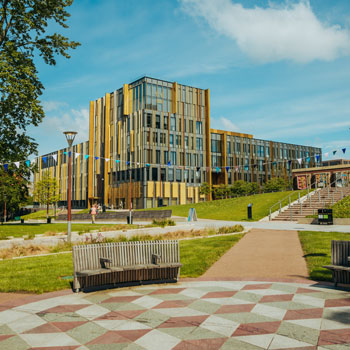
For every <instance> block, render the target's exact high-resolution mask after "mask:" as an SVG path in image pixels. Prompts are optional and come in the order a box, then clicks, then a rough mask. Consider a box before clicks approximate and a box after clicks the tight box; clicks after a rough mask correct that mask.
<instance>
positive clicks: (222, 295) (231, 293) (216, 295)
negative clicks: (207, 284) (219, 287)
mask: <svg viewBox="0 0 350 350" xmlns="http://www.w3.org/2000/svg"><path fill="white" fill-rule="evenodd" d="M236 293H237V292H236V291H224V292H209V293H207V294H205V295H203V296H202V299H205V298H231V297H232V296H234V295H235V294H236Z"/></svg>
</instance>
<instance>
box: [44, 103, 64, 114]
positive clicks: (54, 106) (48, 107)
mask: <svg viewBox="0 0 350 350" xmlns="http://www.w3.org/2000/svg"><path fill="white" fill-rule="evenodd" d="M42 105H43V108H44V111H45V112H46V113H47V112H51V111H55V110H57V109H60V108H61V107H66V106H67V103H65V102H59V101H43V102H42Z"/></svg>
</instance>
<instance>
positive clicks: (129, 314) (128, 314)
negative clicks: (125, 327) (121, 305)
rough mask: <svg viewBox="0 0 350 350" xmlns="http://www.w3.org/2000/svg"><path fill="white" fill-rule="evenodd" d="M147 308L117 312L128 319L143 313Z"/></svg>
mask: <svg viewBox="0 0 350 350" xmlns="http://www.w3.org/2000/svg"><path fill="white" fill-rule="evenodd" d="M145 311H147V310H118V311H117V313H118V314H120V315H122V316H124V317H126V318H127V319H132V318H135V317H137V316H139V315H141V314H143V313H144V312H145Z"/></svg>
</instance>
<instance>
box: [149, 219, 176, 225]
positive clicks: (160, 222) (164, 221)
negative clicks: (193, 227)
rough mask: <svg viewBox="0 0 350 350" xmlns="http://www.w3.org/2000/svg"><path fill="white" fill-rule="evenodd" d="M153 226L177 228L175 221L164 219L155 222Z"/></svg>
mask: <svg viewBox="0 0 350 350" xmlns="http://www.w3.org/2000/svg"><path fill="white" fill-rule="evenodd" d="M152 224H153V225H155V226H160V227H165V226H175V225H176V224H175V221H174V220H171V219H163V220H155V219H154V220H153V221H152Z"/></svg>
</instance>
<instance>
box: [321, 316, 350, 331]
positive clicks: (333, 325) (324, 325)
mask: <svg viewBox="0 0 350 350" xmlns="http://www.w3.org/2000/svg"><path fill="white" fill-rule="evenodd" d="M349 317H350V316H349ZM348 327H349V324H345V323H341V322H337V321H332V320H327V319H323V320H322V322H321V329H322V330H327V329H345V328H348Z"/></svg>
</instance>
